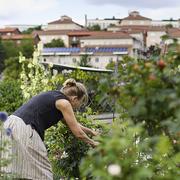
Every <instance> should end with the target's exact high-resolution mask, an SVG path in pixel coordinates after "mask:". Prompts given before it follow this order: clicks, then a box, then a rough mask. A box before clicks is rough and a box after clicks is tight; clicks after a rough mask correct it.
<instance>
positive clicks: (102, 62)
mask: <svg viewBox="0 0 180 180" xmlns="http://www.w3.org/2000/svg"><path fill="white" fill-rule="evenodd" d="M80 58H81V56H80V55H67V56H60V55H55V56H43V57H42V61H44V60H45V62H52V63H57V64H58V63H59V64H63V65H71V66H77V62H79V61H80ZM88 58H90V63H89V64H90V65H91V66H93V67H95V68H99V69H105V68H106V66H107V64H109V63H110V62H111V61H114V62H115V61H116V60H117V58H118V60H121V59H122V56H119V55H118V57H117V55H113V54H112V55H107V56H105V55H90V56H88Z"/></svg>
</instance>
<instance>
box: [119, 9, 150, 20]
mask: <svg viewBox="0 0 180 180" xmlns="http://www.w3.org/2000/svg"><path fill="white" fill-rule="evenodd" d="M122 20H149V21H150V20H152V19H150V18H147V17H144V16H141V15H139V12H138V11H133V12H131V13H129V16H128V17H125V18H123V19H122Z"/></svg>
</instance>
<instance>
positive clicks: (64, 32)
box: [32, 30, 86, 35]
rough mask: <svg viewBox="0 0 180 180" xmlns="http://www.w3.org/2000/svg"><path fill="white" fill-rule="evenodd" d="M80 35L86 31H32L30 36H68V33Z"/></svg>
mask: <svg viewBox="0 0 180 180" xmlns="http://www.w3.org/2000/svg"><path fill="white" fill-rule="evenodd" d="M71 32H72V33H81V32H86V30H47V31H33V32H32V34H38V35H68V34H69V33H71Z"/></svg>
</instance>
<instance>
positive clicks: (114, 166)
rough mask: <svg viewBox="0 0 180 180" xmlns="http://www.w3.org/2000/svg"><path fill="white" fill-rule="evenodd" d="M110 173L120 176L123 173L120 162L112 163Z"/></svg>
mask: <svg viewBox="0 0 180 180" xmlns="http://www.w3.org/2000/svg"><path fill="white" fill-rule="evenodd" d="M107 170H108V173H109V174H111V175H112V176H118V175H120V174H121V166H119V165H118V164H111V165H109V166H108V168H107Z"/></svg>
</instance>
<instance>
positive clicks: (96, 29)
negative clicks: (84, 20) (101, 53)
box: [88, 24, 101, 31]
mask: <svg viewBox="0 0 180 180" xmlns="http://www.w3.org/2000/svg"><path fill="white" fill-rule="evenodd" d="M88 29H89V30H91V31H100V30H101V27H100V25H99V24H95V25H93V26H89V27H88Z"/></svg>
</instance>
